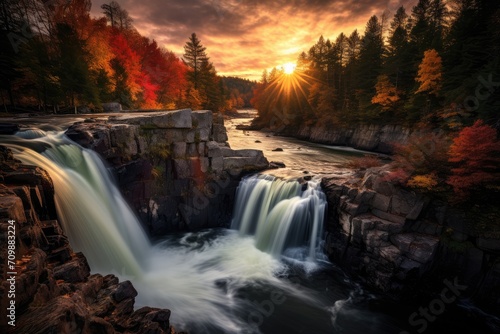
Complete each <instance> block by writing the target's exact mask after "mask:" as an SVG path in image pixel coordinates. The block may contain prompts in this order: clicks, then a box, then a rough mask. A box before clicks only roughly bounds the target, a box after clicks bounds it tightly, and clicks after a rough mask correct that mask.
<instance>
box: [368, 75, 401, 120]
mask: <svg viewBox="0 0 500 334" xmlns="http://www.w3.org/2000/svg"><path fill="white" fill-rule="evenodd" d="M375 90H376V92H377V94H376V95H375V96H374V97H373V98H372V103H375V104H379V105H380V106H381V107H382V110H384V111H388V110H391V109H393V108H394V107H395V105H396V103H397V102H398V101H399V99H400V98H399V93H398V90H397V88H396V86H394V85H393V84H392V83H391V81H390V79H389V77H388V76H387V75H385V74H384V75H380V76H379V77H378V78H377V84H376V85H375Z"/></svg>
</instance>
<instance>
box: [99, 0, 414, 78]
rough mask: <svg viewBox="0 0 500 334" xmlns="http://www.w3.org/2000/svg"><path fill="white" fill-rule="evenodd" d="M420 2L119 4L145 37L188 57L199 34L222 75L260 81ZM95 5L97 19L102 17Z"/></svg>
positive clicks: (151, 0)
mask: <svg viewBox="0 0 500 334" xmlns="http://www.w3.org/2000/svg"><path fill="white" fill-rule="evenodd" d="M416 1H417V0H357V1H354V0H333V1H332V0H291V1H290V0H275V1H265V0H183V1H172V0H141V1H132V0H118V3H119V4H120V5H121V6H122V8H124V9H126V10H127V11H128V12H129V14H130V16H131V17H132V18H133V20H134V26H135V27H136V29H137V30H138V31H139V32H140V33H141V34H143V35H145V36H148V37H150V38H154V39H155V40H156V41H157V42H158V43H159V44H160V45H162V46H163V47H165V48H167V49H169V50H172V51H173V52H175V53H176V54H177V55H178V56H182V53H183V46H184V44H185V42H186V41H187V39H188V37H189V36H190V35H191V33H193V32H196V34H197V35H198V37H199V38H200V39H201V41H202V43H203V45H205V46H206V47H207V52H208V55H209V56H210V58H211V60H212V61H213V62H214V65H215V67H216V69H217V71H218V72H219V73H220V74H222V75H238V76H242V77H248V78H250V79H258V78H259V77H260V75H261V73H262V71H263V70H264V69H266V68H272V67H274V66H278V65H280V64H283V63H286V62H289V61H295V60H296V59H297V57H298V55H299V54H300V52H302V51H307V50H308V49H309V48H310V47H311V46H312V45H313V44H314V43H315V42H316V41H317V40H318V38H319V36H320V35H323V36H324V37H325V38H330V39H333V40H334V39H335V38H336V36H337V35H338V34H339V33H340V32H344V33H346V34H350V33H351V32H352V31H353V30H354V29H356V28H357V29H358V30H359V31H360V32H361V33H362V32H363V31H364V26H365V24H366V22H367V21H368V19H369V18H370V16H372V15H381V14H382V13H383V12H384V11H387V12H389V15H391V16H392V14H393V13H394V12H395V11H396V9H397V8H398V7H399V6H401V5H404V6H405V7H406V8H407V11H409V10H410V9H411V7H412V6H413V5H414V4H415V2H416ZM109 2H110V1H103V0H94V1H93V7H92V14H93V15H94V16H102V14H101V12H102V10H101V9H100V6H101V5H102V4H103V3H109Z"/></svg>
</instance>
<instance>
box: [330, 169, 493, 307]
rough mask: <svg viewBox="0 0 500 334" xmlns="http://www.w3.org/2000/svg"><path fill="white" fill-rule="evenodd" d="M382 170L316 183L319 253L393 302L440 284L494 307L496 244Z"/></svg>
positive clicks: (426, 292)
mask: <svg viewBox="0 0 500 334" xmlns="http://www.w3.org/2000/svg"><path fill="white" fill-rule="evenodd" d="M385 174H386V171H385V170H384V167H381V168H372V169H368V170H366V171H365V172H360V174H358V178H353V179H352V180H350V181H349V182H343V183H339V182H338V180H336V179H333V178H332V179H328V178H325V179H323V188H324V190H325V193H326V194H327V197H328V202H329V214H328V216H329V222H328V225H327V238H326V243H325V249H326V252H327V254H328V255H329V257H330V258H331V259H332V260H333V261H335V262H336V263H338V264H340V265H341V266H342V267H343V268H344V269H345V270H346V271H348V272H351V273H353V274H355V275H356V276H358V277H360V278H362V279H363V280H364V281H365V282H366V283H367V284H368V285H370V286H372V287H376V288H377V289H379V290H381V291H383V292H384V293H386V294H387V295H391V296H393V297H394V298H397V299H412V300H413V301H415V299H417V300H418V298H419V297H423V296H428V295H429V294H432V293H439V291H441V289H443V281H444V280H445V279H447V280H450V281H453V280H454V279H456V280H458V281H459V282H460V284H463V285H466V286H467V295H468V296H469V297H472V298H473V299H474V300H475V301H477V302H478V303H479V304H480V305H482V306H484V307H485V308H486V309H489V310H492V311H494V310H496V311H498V309H500V283H499V282H500V252H499V250H500V240H494V239H484V238H481V237H477V236H474V235H471V234H469V233H468V229H467V224H468V222H467V220H466V219H465V217H464V215H463V214H460V213H459V212H458V211H457V210H456V209H453V208H451V207H449V206H448V205H446V203H443V202H442V201H438V200H433V199H431V198H428V197H426V196H423V195H420V194H417V193H415V192H412V191H409V190H405V189H402V188H401V187H398V186H395V185H394V184H392V183H390V182H388V181H386V180H385Z"/></svg>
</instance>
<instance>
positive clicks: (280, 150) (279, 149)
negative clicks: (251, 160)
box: [273, 147, 283, 152]
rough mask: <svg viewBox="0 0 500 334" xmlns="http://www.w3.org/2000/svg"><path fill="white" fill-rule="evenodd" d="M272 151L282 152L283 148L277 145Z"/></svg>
mask: <svg viewBox="0 0 500 334" xmlns="http://www.w3.org/2000/svg"><path fill="white" fill-rule="evenodd" d="M273 152H283V149H282V148H281V147H277V148H275V149H274V150H273Z"/></svg>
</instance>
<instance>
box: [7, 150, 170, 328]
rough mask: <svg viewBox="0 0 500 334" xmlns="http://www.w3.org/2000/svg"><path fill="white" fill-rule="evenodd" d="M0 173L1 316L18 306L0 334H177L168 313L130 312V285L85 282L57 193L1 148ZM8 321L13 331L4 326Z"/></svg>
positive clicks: (39, 173)
mask: <svg viewBox="0 0 500 334" xmlns="http://www.w3.org/2000/svg"><path fill="white" fill-rule="evenodd" d="M0 167H1V168H0V244H1V245H5V247H2V248H3V251H2V252H1V253H0V272H1V273H2V277H1V282H2V283H1V286H0V296H1V301H0V304H1V305H0V306H1V308H2V310H4V312H2V314H3V315H5V310H6V309H7V308H8V307H9V306H10V303H11V300H15V311H14V312H11V311H9V315H13V317H5V316H2V319H1V320H0V328H1V329H0V331H1V332H2V333H10V332H12V333H30V334H35V333H89V334H90V333H158V334H160V333H169V334H171V333H175V330H174V329H173V328H172V327H171V326H170V324H169V318H170V311H169V310H166V309H156V308H149V307H143V308H141V309H139V310H136V311H134V298H135V296H136V295H137V292H136V290H135V289H134V287H133V286H132V284H131V283H130V282H129V281H124V282H121V283H120V282H119V280H118V278H117V277H115V276H113V275H107V276H104V277H103V276H102V275H100V274H94V275H91V274H90V269H89V266H88V264H87V260H86V259H85V256H84V255H83V254H81V253H74V252H73V250H72V249H71V246H70V245H69V242H68V239H67V237H66V236H65V235H64V234H63V232H62V230H61V227H60V225H59V223H58V221H57V220H56V210H55V206H54V188H53V186H52V181H51V179H50V177H49V176H48V174H47V173H46V172H45V171H44V170H42V169H40V168H38V167H32V166H24V165H21V164H20V163H19V162H17V161H15V160H13V158H12V154H11V153H10V151H8V150H6V149H4V148H2V147H0ZM9 221H13V222H12V224H10V223H9ZM9 226H10V227H9ZM12 226H13V227H12ZM12 235H14V236H15V247H14V250H13V252H14V253H15V260H12V261H13V262H15V265H13V267H10V265H11V263H10V262H8V261H7V257H8V253H7V251H6V250H7V246H6V245H7V244H9V245H12V244H13V243H12V242H8V241H11V240H13V239H12V238H9V236H12ZM9 259H10V258H9ZM9 272H15V275H13V274H7V273H9ZM8 279H9V280H8ZM11 281H15V284H10V282H11ZM13 287H14V291H13V290H12V289H13ZM12 293H13V294H15V298H11V297H9V295H11V294H12ZM13 320H14V321H15V322H14V324H15V327H13V326H11V325H8V324H7V322H8V321H9V322H11V321H13Z"/></svg>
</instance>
